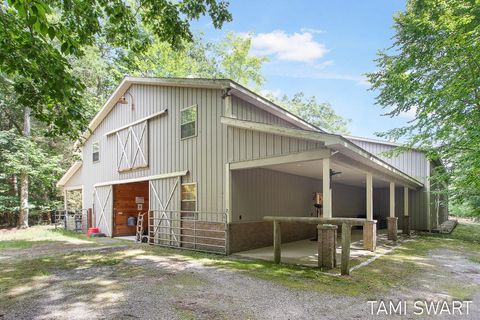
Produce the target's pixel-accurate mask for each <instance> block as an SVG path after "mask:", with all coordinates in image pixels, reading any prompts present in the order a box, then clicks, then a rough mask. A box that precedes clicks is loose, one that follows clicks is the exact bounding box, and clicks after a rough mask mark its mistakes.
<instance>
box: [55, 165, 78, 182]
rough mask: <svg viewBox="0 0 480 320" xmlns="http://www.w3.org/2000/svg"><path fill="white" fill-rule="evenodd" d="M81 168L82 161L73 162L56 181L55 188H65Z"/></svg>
mask: <svg viewBox="0 0 480 320" xmlns="http://www.w3.org/2000/svg"><path fill="white" fill-rule="evenodd" d="M81 167H82V161H75V162H74V163H73V164H72V166H71V167H70V168H69V169H68V170H67V172H65V173H64V175H63V176H62V177H61V178H60V180H58V182H57V188H59V187H63V186H65V184H66V183H67V182H68V180H70V178H71V177H73V175H74V174H75V173H76V172H77V171H78V169H80V168H81Z"/></svg>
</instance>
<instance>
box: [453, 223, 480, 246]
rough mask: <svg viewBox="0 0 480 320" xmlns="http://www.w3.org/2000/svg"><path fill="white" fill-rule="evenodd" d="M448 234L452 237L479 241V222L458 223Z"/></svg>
mask: <svg viewBox="0 0 480 320" xmlns="http://www.w3.org/2000/svg"><path fill="white" fill-rule="evenodd" d="M449 236H450V238H452V239H459V240H463V241H468V242H474V243H480V223H473V222H471V223H459V224H457V226H456V227H455V229H454V230H453V231H452V233H451V234H450V235H449Z"/></svg>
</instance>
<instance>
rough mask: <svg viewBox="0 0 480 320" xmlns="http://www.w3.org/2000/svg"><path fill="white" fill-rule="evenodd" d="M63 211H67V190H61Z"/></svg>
mask: <svg viewBox="0 0 480 320" xmlns="http://www.w3.org/2000/svg"><path fill="white" fill-rule="evenodd" d="M63 209H64V210H65V211H67V210H68V194H67V189H66V188H64V189H63Z"/></svg>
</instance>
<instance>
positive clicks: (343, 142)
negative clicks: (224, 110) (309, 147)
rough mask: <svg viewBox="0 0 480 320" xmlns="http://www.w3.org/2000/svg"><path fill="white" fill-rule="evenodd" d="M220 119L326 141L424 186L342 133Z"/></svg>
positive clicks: (384, 169) (234, 123) (282, 134)
mask: <svg viewBox="0 0 480 320" xmlns="http://www.w3.org/2000/svg"><path fill="white" fill-rule="evenodd" d="M220 121H221V122H222V124H225V125H228V126H232V127H236V128H240V129H246V130H253V131H258V132H265V133H271V134H276V135H281V136H287V137H292V138H298V139H304V140H311V141H318V142H324V143H325V146H327V147H329V148H330V149H335V150H338V151H339V152H342V153H343V154H345V155H347V156H349V157H352V156H355V157H356V158H357V160H358V159H364V160H365V164H366V165H368V166H370V167H372V168H373V169H381V170H382V171H385V172H388V173H389V174H393V175H394V176H397V177H398V178H400V179H401V180H402V181H405V182H408V183H409V185H410V186H416V187H417V188H421V187H423V184H422V183H421V182H419V181H418V180H416V179H414V178H413V177H411V176H409V175H408V174H406V173H404V172H402V171H400V170H399V169H397V168H395V167H393V166H391V165H390V164H388V163H387V162H385V161H383V160H381V159H380V158H378V157H376V156H374V155H373V154H371V153H369V152H368V151H366V150H364V149H362V148H361V147H359V146H357V145H356V144H355V143H353V142H351V141H349V140H348V139H346V138H344V137H342V136H340V135H335V134H330V133H323V132H315V131H308V130H302V129H293V128H284V127H279V126H275V125H271V124H265V123H259V122H253V121H247V120H239V119H234V118H228V117H221V120H220Z"/></svg>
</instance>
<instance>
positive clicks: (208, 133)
mask: <svg viewBox="0 0 480 320" xmlns="http://www.w3.org/2000/svg"><path fill="white" fill-rule="evenodd" d="M129 92H130V93H131V95H132V96H133V100H134V104H135V106H134V108H133V110H132V106H131V103H129V104H128V105H126V104H117V105H116V106H115V107H114V108H113V110H112V111H111V112H110V114H109V115H108V116H107V117H106V118H105V119H104V120H103V122H102V123H101V124H100V125H99V126H98V128H97V129H96V130H95V132H93V134H92V136H91V137H90V138H89V139H88V140H87V141H86V143H85V145H84V147H83V159H84V160H83V174H82V176H83V181H84V186H85V190H84V194H85V204H86V206H88V207H91V206H92V203H93V198H92V194H93V185H94V184H96V183H103V182H108V181H116V180H124V179H130V178H141V177H146V176H151V175H157V174H163V173H169V172H176V171H182V170H188V171H189V174H188V175H187V176H185V177H183V181H184V182H197V183H198V203H197V205H198V209H199V210H204V211H223V210H224V209H223V208H224V207H223V201H222V194H223V184H224V182H223V181H224V179H223V176H224V163H225V160H224V157H223V155H222V146H223V140H224V135H223V134H222V133H223V128H222V124H221V123H220V116H221V114H222V106H223V100H222V92H221V90H213V89H195V88H180V87H162V86H151V85H133V86H131V87H130V89H129ZM127 100H128V101H129V102H131V97H130V95H127ZM194 104H196V105H197V106H198V108H197V110H198V114H197V115H198V117H197V135H196V136H195V137H192V138H188V139H184V140H181V139H180V110H181V109H182V108H185V107H188V106H191V105H194ZM164 109H168V112H167V113H165V114H164V115H162V116H159V117H156V118H153V119H150V120H148V121H149V124H148V145H149V152H148V158H149V159H148V167H146V168H141V169H137V170H131V171H125V172H118V171H117V167H116V163H117V149H116V148H117V141H116V137H115V135H110V136H108V137H107V136H105V133H107V132H109V131H112V130H114V129H117V128H120V127H122V126H125V125H128V124H130V123H132V122H134V121H136V120H140V119H142V118H144V117H147V116H150V115H152V114H154V113H156V112H159V111H161V110H164ZM95 141H98V142H99V143H100V161H99V162H98V163H92V160H91V159H92V155H91V152H92V143H93V142H95ZM175 201H177V199H176V200H175ZM178 201H179V200H178Z"/></svg>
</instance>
